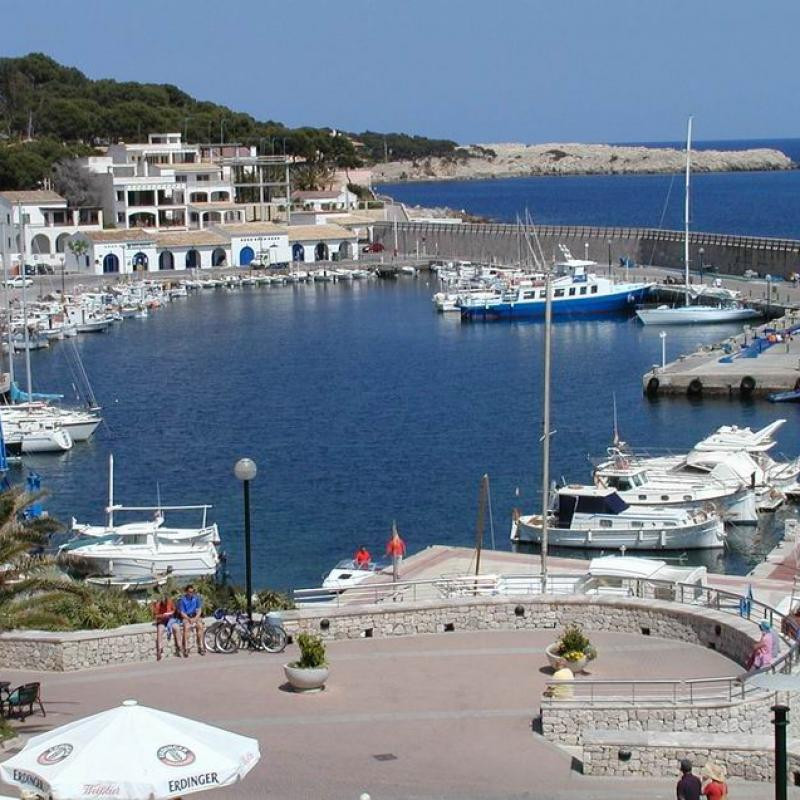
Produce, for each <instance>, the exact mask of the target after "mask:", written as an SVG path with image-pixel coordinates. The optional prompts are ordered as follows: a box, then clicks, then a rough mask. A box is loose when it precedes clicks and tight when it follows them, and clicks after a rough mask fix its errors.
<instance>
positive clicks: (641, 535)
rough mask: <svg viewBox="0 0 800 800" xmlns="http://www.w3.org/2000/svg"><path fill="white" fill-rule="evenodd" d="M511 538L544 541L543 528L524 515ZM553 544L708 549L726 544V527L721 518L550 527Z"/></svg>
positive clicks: (514, 528)
mask: <svg viewBox="0 0 800 800" xmlns="http://www.w3.org/2000/svg"><path fill="white" fill-rule="evenodd" d="M511 539H512V541H516V542H531V543H533V544H541V543H542V529H541V527H539V526H536V525H532V524H530V523H527V522H526V521H525V520H524V519H522V518H521V519H518V520H516V521H515V522H514V525H513V527H512V531H511ZM547 542H548V545H549V546H550V547H575V548H581V549H585V550H600V549H611V550H618V549H619V548H621V547H624V548H625V549H626V550H705V549H710V548H715V547H723V546H724V544H725V529H724V525H723V523H722V522H721V521H720V520H712V521H707V522H703V523H700V524H697V525H690V526H685V527H681V528H679V527H675V528H671V527H663V528H653V529H646V530H642V529H639V528H627V529H626V528H618V529H610V530H606V529H594V530H584V529H581V528H568V529H565V528H549V529H548V534H547Z"/></svg>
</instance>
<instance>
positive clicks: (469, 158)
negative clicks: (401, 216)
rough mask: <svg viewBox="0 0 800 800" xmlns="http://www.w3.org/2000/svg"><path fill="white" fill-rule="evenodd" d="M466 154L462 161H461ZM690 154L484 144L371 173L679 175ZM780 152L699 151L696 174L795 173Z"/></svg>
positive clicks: (423, 176)
mask: <svg viewBox="0 0 800 800" xmlns="http://www.w3.org/2000/svg"><path fill="white" fill-rule="evenodd" d="M462 154H463V155H462ZM685 165H686V152H685V151H684V150H679V149H675V148H667V147H639V146H626V145H607V144H529V145H527V144H516V143H504V144H484V145H469V146H463V147H461V148H459V149H458V150H457V151H456V152H455V154H453V155H445V156H435V157H427V158H421V159H415V160H402V161H389V162H385V163H378V164H375V165H374V166H373V167H372V180H373V182H374V183H395V182H400V181H438V180H477V179H482V178H511V177H522V176H531V175H626V174H647V173H671V172H680V171H681V170H683V169H684V167H685ZM795 166H796V165H795V164H794V163H793V162H792V160H791V159H790V158H789V157H788V156H787V155H786V154H785V153H782V152H781V151H780V150H773V149H768V148H757V149H752V150H696V151H694V152H693V153H692V170H693V171H694V172H744V171H749V172H750V171H752V172H755V171H762V170H788V169H794V168H795Z"/></svg>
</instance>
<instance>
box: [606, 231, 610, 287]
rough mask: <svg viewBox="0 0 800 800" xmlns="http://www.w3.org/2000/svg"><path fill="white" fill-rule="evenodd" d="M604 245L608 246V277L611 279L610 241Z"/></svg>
mask: <svg viewBox="0 0 800 800" xmlns="http://www.w3.org/2000/svg"><path fill="white" fill-rule="evenodd" d="M606 244H607V245H608V277H609V278H610V277H611V239H609V240H608V241H607V242H606Z"/></svg>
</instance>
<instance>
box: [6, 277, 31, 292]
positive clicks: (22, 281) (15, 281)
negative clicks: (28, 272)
mask: <svg viewBox="0 0 800 800" xmlns="http://www.w3.org/2000/svg"><path fill="white" fill-rule="evenodd" d="M6 286H8V287H10V288H11V289H21V288H22V287H23V286H33V281H32V280H31V279H30V278H23V277H22V276H21V275H17V276H16V277H14V278H9V279H8V281H7V282H6Z"/></svg>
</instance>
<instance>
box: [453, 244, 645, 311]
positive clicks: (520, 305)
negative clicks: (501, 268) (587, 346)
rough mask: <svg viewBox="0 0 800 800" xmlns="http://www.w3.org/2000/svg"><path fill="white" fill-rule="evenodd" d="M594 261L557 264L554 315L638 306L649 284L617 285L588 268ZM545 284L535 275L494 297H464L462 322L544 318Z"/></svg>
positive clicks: (541, 277) (479, 295)
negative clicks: (463, 320)
mask: <svg viewBox="0 0 800 800" xmlns="http://www.w3.org/2000/svg"><path fill="white" fill-rule="evenodd" d="M596 266H597V264H596V263H595V262H594V261H582V260H579V259H573V258H569V259H567V260H566V261H563V262H560V263H559V264H556V269H557V271H558V272H561V273H565V274H560V275H558V276H557V277H554V278H553V279H552V281H551V287H552V289H551V291H552V300H553V316H565V317H568V316H580V315H583V314H606V313H613V312H620V311H625V310H627V309H633V308H634V307H635V306H636V305H637V304H639V303H641V302H642V301H643V299H644V297H645V295H646V294H647V292H648V291H649V290H650V287H651V286H652V285H653V284H652V283H644V282H635V283H634V282H617V281H614V280H613V279H611V278H606V277H601V276H599V275H597V274H596V273H594V272H590V271H589V269H591V268H592V267H596ZM546 284H547V281H546V277H545V276H544V275H535V276H533V277H531V278H530V279H526V280H521V281H520V282H519V283H515V284H511V285H509V286H507V287H505V288H503V289H500V290H498V291H497V292H496V293H495V294H494V295H491V294H488V293H482V294H477V295H469V294H465V295H464V296H463V297H460V298H459V300H458V305H459V308H460V309H461V318H462V319H525V318H527V319H531V318H537V317H544V312H545V305H546V298H547V285H546Z"/></svg>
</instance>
